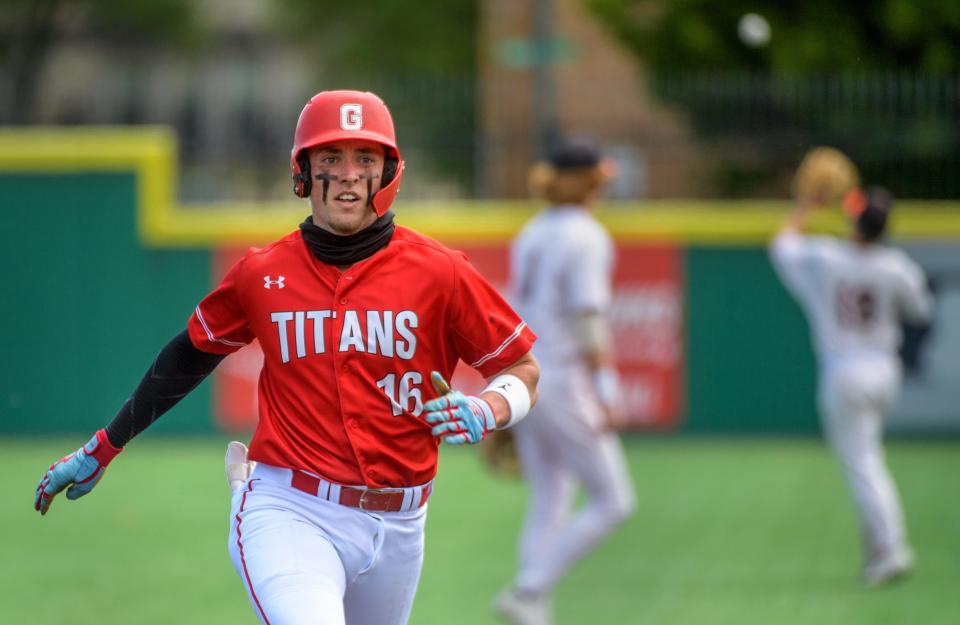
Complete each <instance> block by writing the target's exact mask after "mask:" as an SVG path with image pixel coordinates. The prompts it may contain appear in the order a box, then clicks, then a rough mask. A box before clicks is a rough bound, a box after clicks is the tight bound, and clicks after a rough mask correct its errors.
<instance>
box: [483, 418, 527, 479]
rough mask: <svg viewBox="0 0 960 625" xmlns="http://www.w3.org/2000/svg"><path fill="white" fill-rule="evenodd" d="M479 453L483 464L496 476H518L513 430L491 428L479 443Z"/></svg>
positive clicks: (518, 465)
mask: <svg viewBox="0 0 960 625" xmlns="http://www.w3.org/2000/svg"><path fill="white" fill-rule="evenodd" d="M480 454H481V457H482V458H483V462H484V464H486V465H487V468H488V469H489V470H490V472H491V473H492V474H493V475H496V476H498V477H510V478H519V477H521V473H520V461H519V460H518V459H517V449H516V446H515V445H514V440H513V432H512V431H510V430H493V431H492V432H490V433H489V434H487V438H486V439H484V441H483V442H482V443H480Z"/></svg>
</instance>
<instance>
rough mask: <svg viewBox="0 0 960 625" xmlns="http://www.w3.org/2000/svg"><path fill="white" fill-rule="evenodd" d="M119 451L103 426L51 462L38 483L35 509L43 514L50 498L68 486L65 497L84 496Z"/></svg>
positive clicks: (48, 507)
mask: <svg viewBox="0 0 960 625" xmlns="http://www.w3.org/2000/svg"><path fill="white" fill-rule="evenodd" d="M121 451H123V448H122V447H121V448H119V449H117V448H116V447H114V446H113V445H111V444H110V439H108V438H107V432H106V430H97V433H96V434H94V435H93V438H91V439H90V440H89V441H88V442H87V444H86V445H84V446H83V447H81V448H80V449H78V450H77V451H75V452H73V453H72V454H70V455H69V456H64V457H63V458H61V459H60V460H57V461H56V462H54V463H53V464H51V465H50V469H49V470H48V471H47V474H46V475H44V476H43V479H42V480H40V484H39V485H38V486H37V491H36V495H35V496H34V501H33V507H34V509H35V510H39V511H40V514H46V513H47V510H49V509H50V503H51V502H52V501H53V498H54V497H56V496H57V493H59V492H60V491H62V490H63V489H64V488H66V487H67V486H70V488H69V490H67V499H71V500H72V499H78V498H80V497H83V496H84V495H86V494H87V493H89V492H90V491H91V490H93V487H94V486H96V485H97V482H99V481H100V478H101V477H103V472H104V470H106V468H107V465H108V464H110V461H111V460H113V459H114V458H115V457H116V456H117V454H119V453H120V452H121ZM71 485H72V486H71Z"/></svg>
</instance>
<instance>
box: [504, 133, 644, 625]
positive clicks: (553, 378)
mask: <svg viewBox="0 0 960 625" xmlns="http://www.w3.org/2000/svg"><path fill="white" fill-rule="evenodd" d="M614 169H615V166H614V163H613V162H612V161H610V160H607V159H603V158H601V156H600V153H599V150H598V149H597V147H596V145H595V144H594V143H593V142H592V141H591V140H589V139H587V138H568V139H564V140H563V141H561V142H560V143H559V144H558V145H557V146H556V148H555V150H554V151H553V154H552V155H551V158H550V160H549V162H546V163H540V164H538V165H536V166H535V167H534V168H533V169H532V170H531V173H530V182H531V186H532V187H533V191H534V193H536V194H537V195H538V196H540V197H543V198H545V199H546V200H547V201H548V202H550V206H549V207H548V208H546V209H544V210H543V211H541V212H540V213H539V214H538V215H537V216H535V217H534V218H533V219H532V220H531V221H530V222H529V223H527V224H526V226H524V228H523V230H522V232H521V233H520V234H519V235H518V236H517V238H516V240H515V241H514V242H513V245H512V248H511V257H510V274H511V293H512V297H513V300H512V301H513V303H514V304H515V305H516V306H517V310H518V311H523V312H522V313H521V314H523V315H525V317H524V318H525V319H527V320H528V322H529V323H530V324H531V325H534V327H536V328H537V332H538V333H539V335H540V341H539V342H538V343H537V345H536V347H535V348H534V349H535V353H536V356H537V359H538V360H539V361H540V363H541V367H542V374H541V379H540V385H539V398H540V399H539V403H538V404H537V406H536V408H534V410H533V412H532V413H531V418H530V419H528V420H526V421H524V422H522V423H520V424H518V426H517V427H515V428H513V434H514V439H515V443H516V449H517V453H518V455H519V459H520V465H521V467H522V471H523V475H524V478H525V479H526V480H527V482H528V484H529V488H530V501H529V504H528V510H527V516H526V520H525V521H524V526H523V530H522V533H521V536H520V540H519V554H518V559H519V570H518V571H517V574H516V577H515V579H514V581H513V584H512V585H511V586H510V587H509V588H507V589H505V590H504V591H503V592H502V593H501V594H500V595H499V596H498V597H497V599H496V602H495V604H494V609H495V610H496V611H497V612H498V613H499V614H500V615H501V616H502V617H504V618H505V619H507V620H508V621H510V622H511V623H514V624H515V625H549V623H550V622H551V617H550V610H549V602H550V596H551V593H552V591H553V589H554V588H555V586H556V584H557V583H558V582H559V581H560V580H561V579H562V578H563V577H564V576H565V575H566V574H567V573H568V572H569V571H570V569H571V568H572V567H573V566H574V565H575V564H576V563H577V562H578V561H579V560H580V559H581V558H583V557H584V556H586V555H587V554H588V553H590V551H591V550H592V549H594V548H595V547H596V546H597V545H598V544H599V543H600V542H601V541H602V540H603V539H604V538H605V537H606V536H608V535H609V534H610V532H611V531H613V530H614V528H616V527H617V526H618V525H619V524H620V523H622V522H623V521H624V520H625V519H626V518H627V517H628V516H629V515H630V514H631V513H632V512H633V509H634V495H633V487H632V484H631V481H630V476H629V473H628V470H627V465H626V461H625V459H624V454H623V449H622V447H621V444H620V440H619V438H618V437H617V435H616V434H615V433H614V432H613V431H612V429H611V425H612V423H611V422H612V421H613V420H614V419H615V418H616V413H617V410H618V408H619V401H620V400H619V394H618V386H619V385H618V378H617V372H616V369H615V368H614V366H613V354H612V350H611V346H610V331H609V328H608V326H607V321H606V319H605V313H606V311H607V309H608V308H609V306H610V301H611V295H612V294H611V279H612V271H613V262H614V258H613V243H612V241H611V239H610V236H609V235H608V234H607V232H606V231H605V230H604V229H603V227H602V226H601V225H600V224H599V223H598V222H597V221H596V219H594V217H593V216H592V215H591V212H590V210H591V206H592V204H593V202H594V201H595V200H596V199H597V197H598V196H599V194H600V192H601V190H602V188H603V186H604V184H605V183H606V182H607V181H608V180H609V179H610V177H611V176H612V175H613V174H614ZM578 487H580V488H582V489H583V492H584V495H585V501H584V503H583V506H582V507H581V508H580V509H579V510H577V511H575V512H574V511H573V506H574V498H575V495H576V493H575V491H576V489H577V488H578Z"/></svg>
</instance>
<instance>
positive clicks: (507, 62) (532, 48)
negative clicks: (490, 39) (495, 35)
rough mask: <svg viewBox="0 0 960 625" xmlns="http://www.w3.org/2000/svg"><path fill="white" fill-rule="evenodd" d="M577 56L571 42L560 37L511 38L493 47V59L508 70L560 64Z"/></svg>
mask: <svg viewBox="0 0 960 625" xmlns="http://www.w3.org/2000/svg"><path fill="white" fill-rule="evenodd" d="M576 56H577V48H576V46H575V45H574V43H573V42H572V41H570V40H569V39H564V38H561V37H550V38H548V39H540V40H536V39H527V38H524V37H511V38H509V39H501V40H500V41H498V42H496V44H495V45H494V57H495V58H496V59H497V62H498V63H500V64H501V65H503V66H504V67H506V68H508V69H527V68H529V67H533V66H535V65H546V64H549V63H562V62H564V61H569V60H572V59H574V58H575V57H576Z"/></svg>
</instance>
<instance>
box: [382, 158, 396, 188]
mask: <svg viewBox="0 0 960 625" xmlns="http://www.w3.org/2000/svg"><path fill="white" fill-rule="evenodd" d="M399 166H400V159H398V158H397V157H396V155H394V154H390V155H389V156H387V158H386V159H385V160H384V161H383V177H382V178H381V180H380V188H381V189H382V188H383V187H385V186H387V185H388V184H390V183H391V182H393V179H394V178H396V177H397V168H398V167H399Z"/></svg>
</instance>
